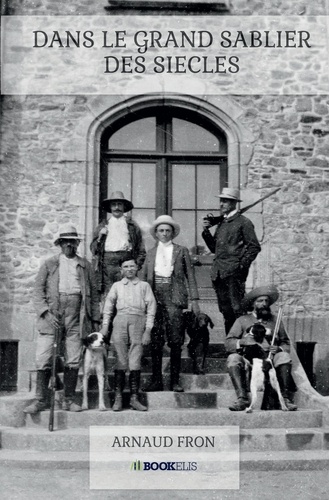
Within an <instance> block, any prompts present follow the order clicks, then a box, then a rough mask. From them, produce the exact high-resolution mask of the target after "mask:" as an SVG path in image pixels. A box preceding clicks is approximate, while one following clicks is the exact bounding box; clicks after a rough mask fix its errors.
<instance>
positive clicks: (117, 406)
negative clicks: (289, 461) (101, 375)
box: [112, 392, 122, 411]
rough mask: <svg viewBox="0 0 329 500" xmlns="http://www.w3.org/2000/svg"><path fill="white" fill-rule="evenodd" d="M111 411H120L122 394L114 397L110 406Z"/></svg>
mask: <svg viewBox="0 0 329 500" xmlns="http://www.w3.org/2000/svg"><path fill="white" fill-rule="evenodd" d="M112 410H113V411H121V410H122V393H121V392H120V393H117V394H116V395H115V400H114V404H113V406H112Z"/></svg>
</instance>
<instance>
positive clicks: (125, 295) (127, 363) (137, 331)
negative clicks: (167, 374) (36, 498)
mask: <svg viewBox="0 0 329 500" xmlns="http://www.w3.org/2000/svg"><path fill="white" fill-rule="evenodd" d="M137 270H138V267H137V263H136V261H135V260H134V259H129V260H125V261H123V262H122V265H121V273H122V276H123V277H122V280H121V281H118V282H116V283H114V284H113V285H112V288H111V290H110V292H109V294H108V295H107V297H106V300H105V305H104V311H103V324H102V329H101V333H102V334H103V335H104V336H106V335H107V332H108V328H109V324H110V322H111V321H112V318H113V316H114V314H115V311H117V313H116V316H115V318H114V321H113V332H112V342H113V345H114V349H115V352H116V358H117V362H116V370H115V371H114V386H115V387H114V390H115V401H114V405H113V408H112V410H113V411H121V410H122V393H123V389H124V385H125V372H126V370H128V369H129V370H130V375H129V383H130V393H131V396H130V407H131V408H132V409H133V410H137V411H146V410H147V408H146V406H143V405H142V404H141V403H140V402H139V400H138V393H139V385H140V373H141V372H140V369H141V358H142V354H143V345H147V344H149V343H150V340H151V330H152V328H153V323H154V316H155V311H156V302H155V298H154V295H153V292H152V289H151V287H150V285H149V284H148V283H145V282H144V281H141V280H139V279H138V278H137Z"/></svg>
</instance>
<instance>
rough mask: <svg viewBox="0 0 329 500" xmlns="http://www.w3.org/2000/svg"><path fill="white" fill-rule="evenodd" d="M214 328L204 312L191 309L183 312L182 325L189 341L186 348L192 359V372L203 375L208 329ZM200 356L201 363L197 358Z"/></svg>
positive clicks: (207, 344)
mask: <svg viewBox="0 0 329 500" xmlns="http://www.w3.org/2000/svg"><path fill="white" fill-rule="evenodd" d="M208 326H210V328H214V323H213V322H212V320H211V318H209V316H208V315H207V314H205V313H199V314H197V315H196V314H194V312H193V311H186V312H184V327H185V331H186V333H187V335H188V336H189V338H190V342H189V343H188V345H187V350H188V354H189V356H190V358H192V360H193V373H194V374H196V375H203V374H204V373H205V370H204V367H205V362H206V357H207V354H208V346H209V330H208ZM199 357H201V363H200V362H199V360H198V358H199Z"/></svg>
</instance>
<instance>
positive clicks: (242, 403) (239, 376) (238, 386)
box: [227, 354, 249, 411]
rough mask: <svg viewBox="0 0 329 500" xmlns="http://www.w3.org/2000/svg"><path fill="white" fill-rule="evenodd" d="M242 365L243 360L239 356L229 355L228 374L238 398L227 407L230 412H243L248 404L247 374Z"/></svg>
mask: <svg viewBox="0 0 329 500" xmlns="http://www.w3.org/2000/svg"><path fill="white" fill-rule="evenodd" d="M243 363H244V362H243V358H242V357H241V356H239V355H235V354H231V355H230V356H229V358H228V363H227V364H228V372H229V375H230V378H231V381H232V384H233V387H234V390H235V393H236V395H237V398H238V399H237V401H236V402H235V403H233V405H231V406H229V409H230V410H231V411H242V410H245V409H246V408H247V406H248V404H249V399H248V393H247V391H248V387H247V374H246V369H245V367H244V366H243Z"/></svg>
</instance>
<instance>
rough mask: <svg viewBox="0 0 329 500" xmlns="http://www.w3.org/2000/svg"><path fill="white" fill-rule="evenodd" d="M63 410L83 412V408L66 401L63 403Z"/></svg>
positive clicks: (68, 400)
mask: <svg viewBox="0 0 329 500" xmlns="http://www.w3.org/2000/svg"><path fill="white" fill-rule="evenodd" d="M62 410H64V411H74V412H78V411H82V408H81V406H79V405H77V404H76V403H74V402H73V401H72V400H70V399H64V401H63V403H62Z"/></svg>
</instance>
